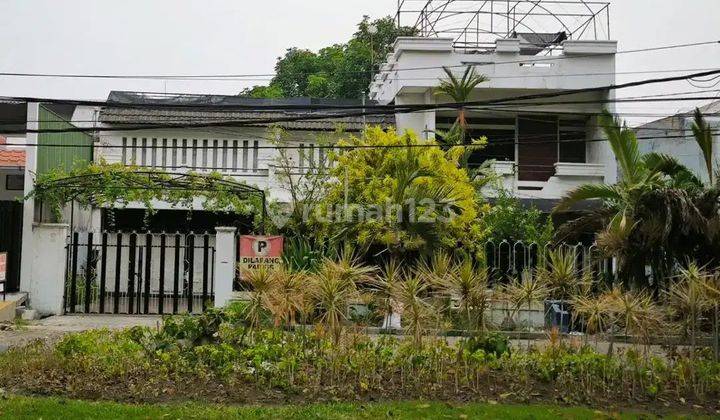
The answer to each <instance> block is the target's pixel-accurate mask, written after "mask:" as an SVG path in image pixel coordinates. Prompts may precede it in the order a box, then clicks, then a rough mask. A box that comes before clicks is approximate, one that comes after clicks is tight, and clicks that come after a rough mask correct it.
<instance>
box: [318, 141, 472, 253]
mask: <svg viewBox="0 0 720 420" xmlns="http://www.w3.org/2000/svg"><path fill="white" fill-rule="evenodd" d="M338 145H340V146H347V148H343V149H341V150H339V151H337V152H335V153H334V154H333V155H332V161H333V167H332V169H331V176H332V179H333V182H332V183H331V185H330V188H329V190H328V192H327V195H326V196H325V198H324V199H323V200H322V201H321V202H320V204H319V205H318V206H317V208H316V211H315V212H314V214H315V216H316V223H317V225H318V226H319V227H320V229H321V230H323V231H325V232H327V234H328V236H329V237H336V238H342V239H344V240H346V241H350V242H352V243H357V245H358V246H359V247H360V248H361V249H364V250H368V251H370V250H371V251H372V253H373V254H384V253H387V254H389V256H394V257H397V258H405V257H410V258H411V259H412V258H413V257H416V256H419V255H430V254H432V253H433V252H434V251H437V250H441V249H445V250H448V251H450V250H452V251H456V250H464V251H465V252H466V253H468V254H470V255H473V256H475V257H477V258H484V255H483V252H482V248H481V247H480V246H479V244H481V243H482V239H483V238H484V236H485V228H484V225H483V223H482V216H483V213H484V211H485V210H486V209H484V208H482V207H481V205H480V204H479V203H478V202H477V201H476V197H475V189H474V187H473V184H472V183H471V182H470V180H469V178H468V174H467V172H466V171H465V170H464V169H461V168H459V167H458V159H460V157H461V155H462V153H463V150H462V148H451V149H449V150H447V151H445V150H442V149H441V148H440V147H438V145H437V143H435V141H434V140H421V139H419V138H418V136H417V135H416V134H414V133H412V132H407V133H405V134H403V135H399V134H398V133H396V132H395V131H394V130H387V131H383V130H382V129H381V128H379V127H374V128H368V129H367V130H366V131H365V132H364V133H363V134H362V135H360V136H357V137H356V136H351V137H349V138H347V139H345V140H342V141H340V142H339V143H338ZM352 146H357V148H353V147H352ZM374 146H377V147H374Z"/></svg>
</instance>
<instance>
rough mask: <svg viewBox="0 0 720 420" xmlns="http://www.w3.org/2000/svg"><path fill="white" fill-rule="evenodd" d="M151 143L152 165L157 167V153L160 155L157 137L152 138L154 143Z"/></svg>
mask: <svg viewBox="0 0 720 420" xmlns="http://www.w3.org/2000/svg"><path fill="white" fill-rule="evenodd" d="M151 144H152V146H151V147H152V149H151V150H150V153H151V156H152V158H151V161H150V166H152V167H153V168H155V167H157V165H158V160H157V155H158V153H157V152H158V149H157V139H152V143H151Z"/></svg>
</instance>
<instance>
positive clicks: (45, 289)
mask: <svg viewBox="0 0 720 420" xmlns="http://www.w3.org/2000/svg"><path fill="white" fill-rule="evenodd" d="M68 229H69V226H68V225H67V224H62V223H39V224H34V225H33V227H32V235H33V241H32V243H33V249H32V251H33V252H32V266H31V267H32V272H31V278H30V285H29V287H28V290H27V292H28V303H29V306H30V307H31V308H32V309H35V310H36V311H38V313H40V314H41V315H60V314H62V313H63V294H64V293H63V292H64V288H65V259H66V246H67V237H68ZM23 257H25V256H24V255H23Z"/></svg>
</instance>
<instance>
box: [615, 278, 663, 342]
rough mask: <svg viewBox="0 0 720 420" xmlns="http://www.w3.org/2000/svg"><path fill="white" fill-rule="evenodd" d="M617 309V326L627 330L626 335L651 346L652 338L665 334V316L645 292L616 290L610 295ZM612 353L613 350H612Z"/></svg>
mask: <svg viewBox="0 0 720 420" xmlns="http://www.w3.org/2000/svg"><path fill="white" fill-rule="evenodd" d="M608 297H609V299H610V302H611V304H612V305H613V306H614V307H615V308H614V311H613V314H614V315H615V316H616V317H617V319H616V322H615V324H616V325H619V326H621V327H622V328H624V330H625V334H626V335H630V336H636V337H640V338H641V339H642V340H643V342H644V343H645V344H646V345H647V344H649V339H650V337H653V336H656V335H657V334H658V333H662V332H663V327H664V326H665V323H664V322H663V321H664V320H663V316H662V313H661V311H660V310H659V308H658V307H657V305H656V304H655V302H654V301H653V298H652V296H651V295H650V294H649V293H647V292H645V291H639V292H638V291H625V292H623V291H621V290H620V289H619V288H616V289H614V290H613V291H612V292H611V293H610V294H609V295H608ZM610 351H612V349H611V350H610Z"/></svg>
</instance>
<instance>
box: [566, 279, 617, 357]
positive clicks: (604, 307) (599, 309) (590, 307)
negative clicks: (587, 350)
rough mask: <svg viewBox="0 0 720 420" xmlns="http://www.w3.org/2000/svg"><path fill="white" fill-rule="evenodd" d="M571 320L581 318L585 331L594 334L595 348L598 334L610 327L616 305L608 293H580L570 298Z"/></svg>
mask: <svg viewBox="0 0 720 420" xmlns="http://www.w3.org/2000/svg"><path fill="white" fill-rule="evenodd" d="M572 308H573V311H572V316H573V321H574V322H576V321H578V320H582V322H583V323H584V324H585V332H586V333H587V334H590V335H593V336H595V348H597V343H598V336H599V335H600V334H602V333H605V332H607V331H608V330H609V329H611V324H612V322H614V320H615V318H616V316H615V311H616V305H615V302H614V300H613V299H612V298H610V296H609V294H608V293H604V294H601V295H597V296H589V295H580V296H577V297H575V298H574V299H573V300H572Z"/></svg>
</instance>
